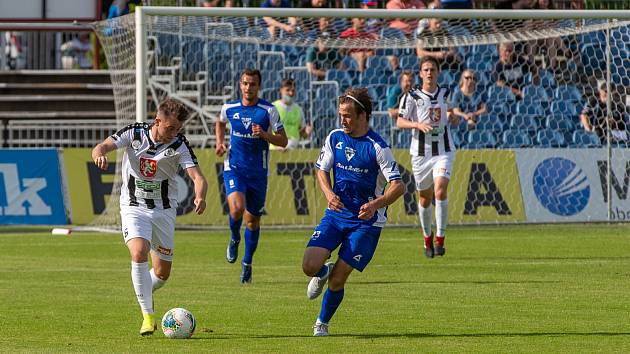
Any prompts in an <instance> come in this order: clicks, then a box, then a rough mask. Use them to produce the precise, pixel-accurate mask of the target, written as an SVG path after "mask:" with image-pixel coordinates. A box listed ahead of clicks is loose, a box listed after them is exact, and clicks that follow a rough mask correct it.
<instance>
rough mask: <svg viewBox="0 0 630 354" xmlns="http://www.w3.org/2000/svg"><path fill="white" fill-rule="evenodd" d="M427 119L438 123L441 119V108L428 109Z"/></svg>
mask: <svg viewBox="0 0 630 354" xmlns="http://www.w3.org/2000/svg"><path fill="white" fill-rule="evenodd" d="M429 119H431V121H432V122H439V121H440V119H442V108H440V107H436V108H429Z"/></svg>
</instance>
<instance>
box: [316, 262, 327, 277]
mask: <svg viewBox="0 0 630 354" xmlns="http://www.w3.org/2000/svg"><path fill="white" fill-rule="evenodd" d="M326 273H328V267H326V265H325V264H324V265H323V266H322V267H321V268H320V269H319V271H318V272H317V273H315V275H313V276H314V277H316V278H321V277H323V276H324V275H326Z"/></svg>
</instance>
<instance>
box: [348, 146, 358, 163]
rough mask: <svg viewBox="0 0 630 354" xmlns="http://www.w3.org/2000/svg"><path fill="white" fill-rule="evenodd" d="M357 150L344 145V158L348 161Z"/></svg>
mask: <svg viewBox="0 0 630 354" xmlns="http://www.w3.org/2000/svg"><path fill="white" fill-rule="evenodd" d="M356 152H357V151H356V150H355V149H353V148H351V147H346V160H348V161H350V160H352V158H353V157H354V154H355V153H356Z"/></svg>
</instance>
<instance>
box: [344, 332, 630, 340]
mask: <svg viewBox="0 0 630 354" xmlns="http://www.w3.org/2000/svg"><path fill="white" fill-rule="evenodd" d="M333 336H334V337H349V338H359V339H378V338H488V337H549V336H554V337H555V336H578V337H597V336H602V337H614V336H630V332H523V333H516V332H507V333H441V334H437V333H391V334H380V333H379V334H376V333H374V334H334V335H333Z"/></svg>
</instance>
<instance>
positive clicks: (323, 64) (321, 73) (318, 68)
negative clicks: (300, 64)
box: [306, 35, 341, 80]
mask: <svg viewBox="0 0 630 354" xmlns="http://www.w3.org/2000/svg"><path fill="white" fill-rule="evenodd" d="M329 39H330V37H329V36H328V35H322V37H320V38H318V39H317V40H316V41H315V46H313V47H309V48H308V50H307V51H306V67H307V68H308V72H309V73H311V75H313V76H314V77H316V78H317V79H318V80H324V79H326V71H328V70H330V69H339V68H341V55H339V52H338V51H337V50H336V49H333V48H328V46H327V45H326V41H328V40H329Z"/></svg>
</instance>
